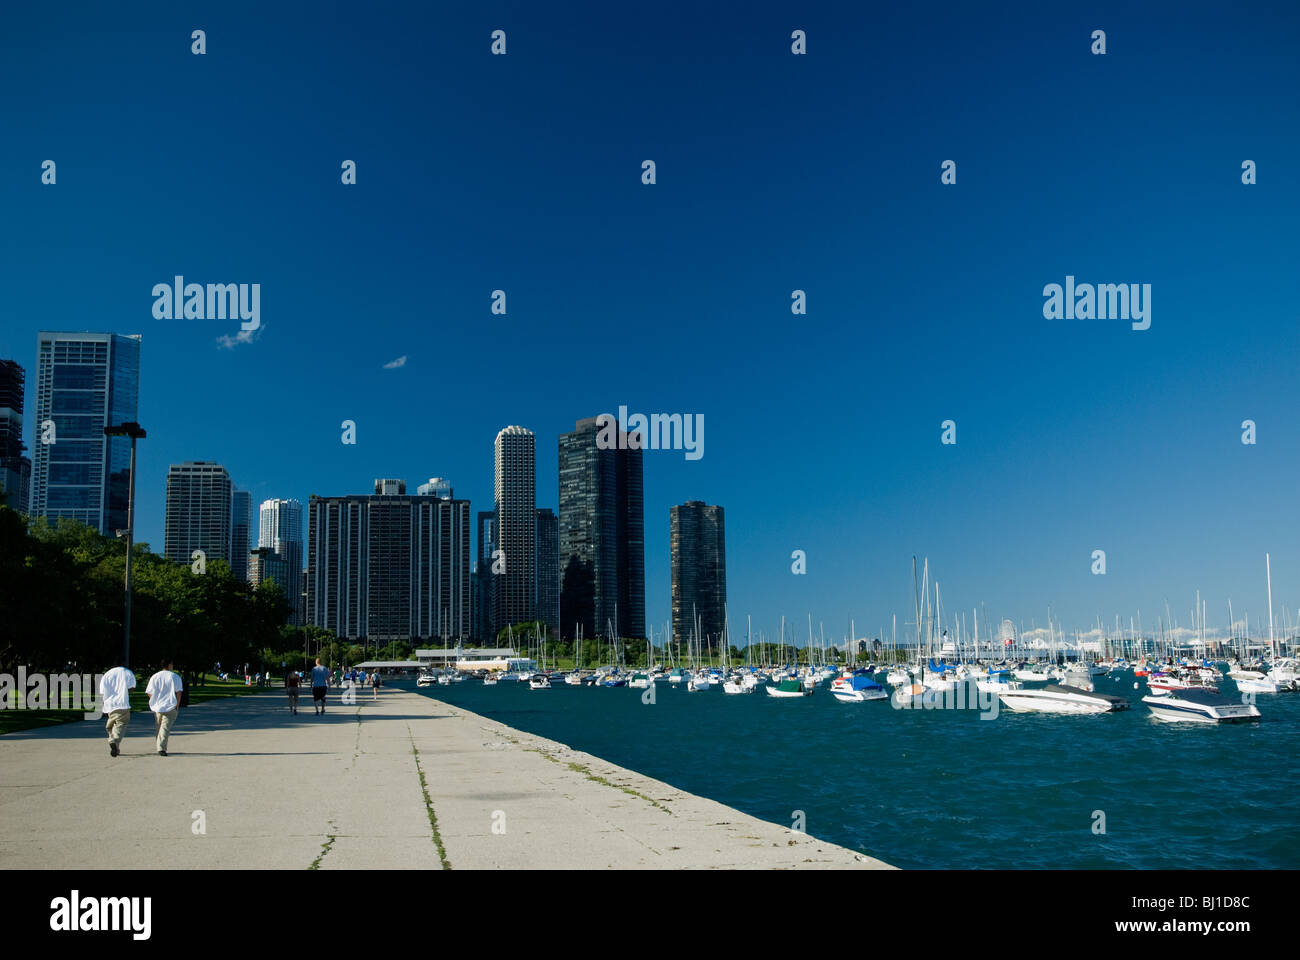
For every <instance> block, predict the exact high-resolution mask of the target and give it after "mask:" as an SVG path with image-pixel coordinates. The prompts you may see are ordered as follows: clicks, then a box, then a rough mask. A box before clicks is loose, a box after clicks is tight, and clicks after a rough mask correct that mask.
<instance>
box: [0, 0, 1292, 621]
mask: <svg viewBox="0 0 1300 960" xmlns="http://www.w3.org/2000/svg"><path fill="white" fill-rule="evenodd" d="M808 6H809V5H807V4H796V3H782V4H773V3H757V4H746V5H724V4H654V5H652V6H650V7H638V6H626V5H615V4H606V3H590V4H583V5H572V4H569V5H563V7H561V6H560V5H555V4H546V5H539V4H524V3H520V4H472V5H440V8H438V9H436V10H435V9H434V8H433V5H426V4H420V5H415V4H411V5H400V6H399V5H395V4H390V3H378V4H345V5H338V6H337V7H333V6H331V5H324V4H322V5H313V6H311V7H297V6H295V7H294V8H293V9H292V10H288V9H281V8H280V6H279V5H269V4H251V3H249V4H220V5H189V4H177V3H140V4H134V3H133V4H111V5H104V4H99V3H94V4H91V3H72V4H61V5H58V7H57V8H50V7H48V6H44V7H43V6H41V5H30V4H27V5H9V6H8V7H6V8H5V9H4V10H3V11H2V12H0V117H3V120H2V121H0V211H2V212H3V221H2V222H3V230H0V243H2V244H3V248H2V249H0V254H2V256H0V262H2V263H3V271H4V294H5V295H4V298H3V301H0V356H4V357H14V358H15V359H17V360H19V361H20V362H21V363H23V364H24V366H26V367H28V369H29V370H31V369H32V367H33V366H34V363H35V347H36V333H37V331H38V330H40V329H91V330H109V331H114V332H118V333H140V334H143V335H144V346H143V352H142V374H141V381H142V383H141V403H140V420H141V422H142V423H143V424H144V425H145V427H146V428H147V429H148V431H149V438H148V440H146V441H145V442H144V443H143V445H142V447H141V461H140V474H139V480H138V490H137V496H138V500H139V521H138V535H139V536H140V537H141V538H142V539H144V540H148V541H150V542H151V543H152V544H153V546H154V547H155V548H156V549H160V548H161V545H162V518H163V494H164V480H165V474H166V470H167V465H168V464H169V463H173V462H179V461H182V460H188V459H213V460H218V461H220V462H221V463H223V464H225V465H226V466H227V467H228V468H229V469H230V471H231V474H232V475H233V477H234V478H235V480H236V482H237V483H238V484H239V485H240V486H241V487H243V488H245V489H249V490H251V491H252V493H253V497H254V502H258V501H260V500H262V499H264V498H267V497H273V496H278V497H297V498H299V499H300V500H304V501H305V500H306V499H307V497H308V495H309V494H312V493H317V494H322V495H339V494H346V493H357V492H366V491H367V490H368V488H369V484H370V482H371V480H372V478H374V477H377V476H397V477H405V478H406V479H407V480H408V482H409V483H410V484H411V485H412V487H413V486H414V484H416V483H418V482H419V481H420V480H422V479H426V478H428V477H430V476H435V475H437V476H444V477H448V478H450V479H451V480H452V482H453V483H454V486H455V490H456V493H457V495H458V496H461V497H468V498H469V499H470V500H471V501H472V502H473V508H474V509H475V510H479V509H488V508H489V507H490V506H491V498H492V463H493V461H492V441H493V438H494V436H495V434H496V432H497V431H498V430H499V429H500V428H501V427H503V426H506V425H508V424H515V423H518V424H522V425H523V426H526V427H528V428H530V429H532V430H533V431H535V432H536V433H537V435H538V489H537V502H538V505H539V506H552V507H553V506H555V504H556V499H557V495H556V438H557V435H558V434H559V433H560V432H562V431H565V430H569V429H572V426H573V422H574V421H575V420H576V419H578V418H581V417H586V416H592V415H595V414H597V413H601V412H606V411H614V410H616V409H617V407H618V406H619V405H620V404H626V405H627V406H628V407H629V409H630V410H631V411H634V412H643V413H653V412H681V413H692V414H703V415H704V418H705V424H706V432H705V455H704V457H703V459H701V460H698V461H694V462H688V461H686V460H685V459H684V457H683V456H682V454H681V453H679V452H649V453H647V454H646V458H645V481H646V591H647V603H646V607H647V618H648V620H649V621H650V622H651V623H653V624H655V625H656V631H658V630H660V629H662V625H663V623H664V622H665V621H666V620H667V619H668V616H669V570H668V563H669V558H668V508H669V506H670V505H671V504H673V503H678V502H681V501H684V500H687V499H702V500H706V501H708V502H711V503H719V504H722V505H723V506H725V507H726V511H727V518H726V519H727V552H728V561H729V562H728V592H729V597H730V609H731V615H732V620H733V628H734V629H736V630H737V631H739V632H742V633H743V630H744V622H745V615H746V614H752V615H753V616H754V622H755V626H756V629H759V628H761V629H763V630H764V631H765V632H768V633H772V632H774V631H775V630H776V628H777V624H778V623H779V619H780V617H781V615H782V614H784V615H786V616H787V617H789V618H790V619H791V620H793V621H794V622H795V624H796V628H797V629H798V631H799V632H800V635H802V633H804V632H806V629H807V627H806V616H807V614H808V613H809V612H811V613H812V615H813V620H814V623H820V622H825V624H826V630H827V634H828V636H834V637H836V638H837V639H838V638H839V637H840V636H841V635H842V634H843V633H844V632H845V630H846V629H847V624H848V620H849V618H850V617H855V618H856V621H857V627H858V633H859V635H874V634H875V633H876V632H877V631H878V629H879V628H880V626H882V625H883V626H885V628H886V630H888V624H889V617H890V614H891V613H897V614H898V615H899V622H900V633H901V632H902V630H903V627H902V624H903V621H904V620H906V619H908V618H909V617H910V611H911V574H910V563H911V557H912V555H913V554H918V555H920V556H927V555H928V556H929V557H930V560H931V564H932V567H933V568H934V570H935V575H936V577H937V579H938V580H939V583H940V584H941V586H942V589H943V595H944V599H945V603H946V605H947V607H948V609H949V611H950V612H955V611H961V610H965V611H966V613H967V618H968V625H969V619H970V610H971V608H972V607H974V606H976V605H979V604H981V603H983V604H985V605H986V610H987V613H988V616H989V617H990V618H993V617H1001V616H1009V617H1011V618H1013V619H1014V620H1016V621H1017V622H1023V623H1024V624H1025V625H1026V626H1028V625H1029V622H1030V620H1031V619H1034V620H1036V621H1037V623H1038V624H1040V625H1041V624H1042V623H1043V620H1044V619H1045V616H1046V612H1047V607H1048V604H1049V603H1050V604H1052V606H1053V610H1054V611H1055V613H1056V615H1057V616H1058V617H1059V618H1060V619H1061V620H1062V621H1063V623H1064V625H1065V626H1066V628H1067V629H1073V628H1076V627H1078V628H1086V627H1087V626H1089V625H1090V624H1091V623H1092V622H1093V620H1094V618H1095V617H1096V616H1097V615H1098V614H1100V615H1101V616H1102V617H1103V619H1105V620H1107V621H1108V622H1110V621H1113V618H1114V616H1115V615H1116V614H1119V615H1121V616H1122V617H1123V618H1124V620H1125V622H1126V623H1127V619H1128V617H1129V616H1130V615H1133V614H1135V613H1136V611H1137V610H1138V609H1141V611H1142V614H1143V622H1144V625H1147V626H1151V625H1153V624H1154V622H1155V618H1156V615H1157V614H1158V613H1162V612H1163V604H1164V602H1165V600H1166V599H1168V601H1169V603H1170V605H1171V607H1172V608H1173V609H1174V611H1175V616H1177V617H1178V619H1179V621H1180V622H1181V623H1183V624H1186V623H1187V622H1188V621H1189V620H1190V612H1189V611H1190V609H1191V607H1192V605H1193V603H1194V596H1195V591H1196V589H1197V588H1200V589H1201V590H1202V592H1203V593H1204V595H1205V596H1206V598H1207V600H1208V604H1209V615H1210V622H1211V623H1212V624H1222V623H1225V622H1226V617H1227V601H1228V598H1229V597H1231V598H1232V600H1233V604H1234V609H1235V610H1237V612H1238V613H1240V612H1241V611H1242V609H1243V608H1249V609H1250V611H1251V621H1252V625H1254V624H1255V623H1256V622H1258V621H1259V620H1260V619H1261V618H1262V617H1263V616H1264V614H1265V601H1264V553H1265V551H1270V552H1271V553H1272V556H1273V572H1274V602H1275V606H1276V608H1277V609H1278V611H1279V616H1280V610H1281V607H1282V605H1283V604H1287V605H1288V606H1289V607H1290V609H1291V610H1292V612H1293V615H1294V611H1295V609H1296V607H1297V605H1298V604H1300V543H1297V530H1300V523H1298V522H1297V521H1300V498H1297V478H1298V477H1300V471H1298V469H1297V468H1300V456H1298V455H1297V442H1298V438H1300V434H1298V433H1297V426H1296V418H1297V413H1298V412H1300V403H1298V402H1297V401H1298V400H1300V381H1298V380H1297V356H1298V354H1297V347H1300V300H1298V299H1297V287H1296V280H1297V277H1298V276H1300V216H1298V214H1300V173H1298V172H1297V167H1296V162H1297V157H1300V134H1298V133H1297V131H1298V130H1300V123H1297V121H1298V120H1300V106H1298V104H1297V99H1298V97H1300V56H1298V55H1297V53H1298V51H1300V10H1298V9H1297V8H1296V6H1295V5H1294V4H1291V3H1277V4H1267V5H1263V4H1261V5H1257V6H1256V5H1245V6H1243V5H1240V4H1234V5H1231V6H1229V5H1227V4H1217V5H1213V6H1202V5H1198V4H1187V3H1177V4H1165V5H1159V6H1156V5H1145V4H1144V5H1142V6H1143V7H1144V8H1146V9H1144V10H1142V11H1133V10H1131V9H1129V8H1130V7H1131V6H1132V5H1129V4H1114V5H1107V4H1086V5H1084V4H1069V5H1063V4H999V5H994V6H993V7H989V6H988V5H979V6H976V5H966V4H962V5H960V6H959V7H958V8H957V9H954V10H948V9H945V8H944V5H937V6H934V5H928V6H925V7H923V8H907V9H897V8H896V7H893V6H885V5H876V6H873V7H870V8H866V7H860V6H859V5H851V6H850V5H847V4H845V5H840V6H841V9H836V8H835V7H832V6H831V5H826V4H818V5H816V9H815V10H813V11H812V12H808ZM265 7H274V8H275V9H269V10H268V9H263V8H265ZM615 8H617V9H615ZM1040 8H1043V9H1040ZM1048 8H1050V9H1048ZM195 28H202V29H204V30H206V32H207V53H206V54H205V55H204V56H194V55H192V54H191V53H190V44H191V40H190V32H191V30H193V29H195ZM497 28H500V29H504V30H506V31H507V36H508V48H507V49H508V53H507V55H506V56H504V57H499V56H492V55H490V53H489V45H490V33H491V32H492V30H494V29H497ZM795 28H801V29H804V30H806V31H807V36H808V54H807V55H806V56H793V55H792V54H791V52H790V43H791V41H790V33H791V31H792V30H793V29H795ZM1098 28H1100V29H1104V30H1105V31H1106V33H1107V51H1108V52H1107V54H1106V55H1105V56H1093V55H1092V54H1091V53H1090V52H1089V48H1090V45H1091V40H1090V34H1091V32H1092V31H1093V30H1094V29H1098ZM46 159H53V160H55V161H56V162H57V164H58V168H57V170H58V183H57V184H56V185H55V186H43V185H42V184H41V183H40V164H41V161H43V160H46ZM646 159H652V160H654V161H655V162H656V163H657V165H658V183H657V184H655V185H654V186H645V185H643V184H642V183H641V178H640V173H641V162H642V161H643V160H646ZM948 159H951V160H955V161H956V162H957V165H958V166H957V184H956V185H955V186H943V185H941V184H940V180H939V178H940V164H941V162H942V161H944V160H948ZM1247 159H1249V160H1254V161H1255V162H1256V163H1257V164H1258V180H1259V182H1258V184H1256V185H1254V186H1244V185H1243V184H1242V183H1241V163H1242V161H1243V160H1247ZM344 160H354V161H356V163H357V165H358V178H357V179H358V183H357V185H355V186H344V185H342V184H341V183H340V179H339V178H340V164H341V163H342V161H344ZM178 273H179V274H183V275H184V276H185V277H186V278H187V280H190V281H195V282H200V283H207V282H257V283H260V284H261V285H262V323H263V330H262V331H261V334H260V336H259V337H257V338H256V340H255V341H254V342H252V343H247V344H239V345H236V346H235V347H234V348H233V349H225V348H223V347H222V346H221V345H220V344H219V343H218V339H217V338H218V337H220V336H222V335H230V334H233V333H235V332H236V329H237V327H236V324H234V323H232V322H229V321H227V322H222V321H208V320H202V321H200V320H188V321H187V320H155V319H154V318H153V316H152V312H151V309H152V304H153V301H152V297H151V294H150V291H151V289H152V287H153V285H154V284H155V283H159V282H169V281H170V279H171V278H172V277H173V276H174V275H175V274H178ZM1067 274H1072V275H1074V276H1075V277H1076V278H1078V280H1079V281H1080V282H1098V283H1103V282H1115V283H1118V282H1134V283H1150V284H1151V285H1152V301H1153V302H1152V308H1153V309H1152V324H1151V328H1150V329H1149V330H1147V331H1143V332H1135V331H1132V330H1131V329H1130V328H1129V324H1128V323H1126V322H1123V321H1112V320H1044V319H1043V315H1042V305H1043V295H1042V288H1043V286H1044V285H1045V284H1048V283H1053V282H1055V283H1062V282H1063V281H1064V279H1065V276H1066V275H1067ZM497 288H501V289H504V290H505V291H506V293H507V296H508V315H507V316H506V317H504V318H500V317H493V316H492V315H491V314H490V312H489V306H490V293H491V291H492V290H494V289H497ZM796 288H797V289H803V290H806V291H807V295H808V306H809V312H808V315H807V316H806V317H796V316H793V315H792V314H791V312H790V306H789V305H790V294H791V291H792V290H794V289H796ZM402 356H405V357H407V362H406V364H405V366H403V367H401V368H398V369H384V366H383V365H384V364H385V363H387V362H389V361H392V360H395V359H396V358H398V357H402ZM29 395H30V390H29ZM29 402H30V401H29ZM947 418H951V419H953V420H955V421H956V423H957V439H958V443H957V444H956V445H955V446H943V445H941V444H940V442H939V438H940V423H941V421H943V420H944V419H947ZM1246 418H1250V419H1253V420H1255V421H1256V422H1257V424H1258V437H1259V442H1258V444H1257V445H1255V446H1245V445H1243V444H1242V443H1241V442H1240V436H1241V428H1240V424H1241V421H1242V420H1243V419H1246ZM344 419H353V420H355V421H356V422H357V424H358V439H359V442H358V444H357V445H356V446H344V445H342V444H341V443H340V442H339V437H340V429H339V425H340V422H341V421H342V420H344ZM27 439H28V442H29V444H30V443H31V442H32V435H31V418H30V416H29V417H28V424H27ZM795 549H801V550H804V551H806V553H807V571H808V572H807V574H806V575H804V576H796V575H794V574H792V573H791V552H792V551H793V550H795ZM1094 549H1104V550H1105V551H1106V553H1107V566H1108V573H1107V575H1106V576H1104V577H1100V576H1093V575H1092V574H1091V573H1090V562H1091V560H1090V555H1091V552H1092V551H1093V550H1094Z"/></svg>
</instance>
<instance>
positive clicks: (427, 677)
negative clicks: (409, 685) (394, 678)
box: [415, 672, 438, 687]
mask: <svg viewBox="0 0 1300 960" xmlns="http://www.w3.org/2000/svg"><path fill="white" fill-rule="evenodd" d="M437 682H438V680H437V678H436V677H435V676H434V675H433V674H431V673H427V672H426V673H422V674H420V675H419V676H418V677H416V679H415V685H416V686H417V687H431V686H433V685H434V684H435V683H437Z"/></svg>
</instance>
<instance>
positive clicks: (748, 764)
mask: <svg viewBox="0 0 1300 960" xmlns="http://www.w3.org/2000/svg"><path fill="white" fill-rule="evenodd" d="M1096 683H1097V690H1098V692H1100V693H1113V694H1124V695H1127V696H1128V697H1129V698H1130V699H1131V700H1132V701H1133V707H1132V709H1130V710H1128V711H1124V712H1121V713H1115V714H1098V715H1093V716H1052V715H1046V714H1017V713H1013V712H1011V711H1009V710H1003V711H1001V712H1000V714H999V716H998V717H997V718H996V719H993V720H981V719H979V716H978V714H977V713H975V712H974V711H949V710H934V711H921V710H895V709H893V708H892V707H891V706H890V705H889V703H888V702H885V701H878V702H871V703H858V704H845V703H839V702H837V701H836V700H835V699H834V698H833V697H831V695H830V693H829V692H828V690H827V687H826V685H825V684H823V685H822V686H821V687H820V688H819V689H818V691H817V693H816V694H815V695H813V696H811V697H801V698H795V699H776V698H773V697H769V696H767V695H766V694H764V693H763V692H762V690H761V689H760V690H759V691H758V692H757V693H754V694H750V695H742V696H728V695H727V694H724V693H723V692H722V691H721V689H720V688H716V687H715V688H713V689H711V690H708V691H705V692H699V693H690V692H688V691H687V690H686V689H685V688H684V687H678V686H674V685H669V684H667V683H659V684H656V690H655V703H654V704H645V703H643V702H642V693H643V691H640V690H629V689H627V688H613V689H610V688H602V687H568V686H564V685H563V684H560V685H557V686H556V687H555V688H553V689H551V690H545V691H542V690H536V691H535V690H529V689H528V685H527V684H522V683H513V682H507V683H501V684H497V685H496V686H490V687H485V686H483V684H482V683H481V682H479V681H475V680H466V681H465V682H463V683H460V684H453V685H450V686H442V687H435V688H426V689H425V690H422V691H420V692H422V693H427V694H428V695H430V696H433V697H436V698H439V699H442V700H446V701H447V702H449V703H454V704H456V705H458V706H462V707H464V708H465V709H467V710H472V711H474V712H476V713H480V714H482V715H484V716H487V717H491V718H492V719H494V720H499V721H501V722H502V723H506V724H509V725H510V726H513V727H517V728H519V729H521V730H526V731H528V732H530V733H534V734H537V735H539V736H543V737H548V738H550V739H553V740H558V741H560V742H561V743H566V744H568V745H569V746H571V747H573V748H575V749H577V750H583V751H585V752H587V753H591V754H594V755H596V756H599V757H602V758H604V759H606V760H608V761H610V762H611V763H615V764H618V765H619V766H623V767H627V768H629V769H632V770H636V771H638V772H640V773H643V774H645V775H647V776H650V777H654V778H656V779H658V780H663V781H665V782H667V783H670V784H673V785H674V786H676V787H679V788H680V789H682V790H686V791H688V792H690V793H695V794H699V795H701V796H705V797H710V798H712V799H714V800H717V801H719V802H721V803H725V804H727V805H729V806H732V807H736V808H737V809H740V810H743V811H744V812H746V813H748V814H751V815H753V816H755V817H759V818H761V819H763V820H769V821H773V822H776V823H786V824H793V823H794V818H795V816H796V813H795V811H799V810H802V811H803V812H804V815H805V818H806V829H807V831H808V832H809V833H811V834H813V835H815V836H817V837H821V838H823V839H825V840H829V841H832V842H834V843H838V844H841V845H843V846H846V847H851V848H853V849H856V850H860V851H862V852H864V853H867V854H870V855H872V856H875V857H879V858H880V859H882V860H885V861H886V862H888V863H892V864H895V865H896V866H900V867H906V868H958V869H969V868H980V867H988V868H1017V867H1027V868H1157V867H1159V868H1175V869H1179V868H1195V869H1226V868H1236V869H1258V868H1283V867H1284V868H1291V869H1295V868H1297V867H1300V791H1298V790H1297V786H1298V785H1300V776H1298V775H1297V772H1296V760H1297V753H1298V751H1297V746H1298V745H1300V737H1298V736H1297V735H1298V734H1300V693H1281V694H1277V695H1272V696H1264V695H1261V696H1260V697H1259V698H1258V701H1257V704H1258V706H1259V708H1260V711H1261V713H1262V714H1263V719H1262V720H1261V722H1259V723H1252V724H1240V725H1236V724H1233V725H1228V724H1221V725H1209V724H1204V725H1202V724H1188V723H1182V724H1169V723H1160V722H1158V721H1156V720H1153V719H1152V718H1151V715H1150V712H1149V710H1148V709H1147V707H1146V706H1145V705H1144V704H1143V703H1141V699H1140V698H1141V696H1142V695H1143V694H1145V693H1146V688H1145V684H1143V687H1142V690H1141V691H1135V690H1134V689H1133V676H1132V674H1131V673H1128V674H1123V675H1122V679H1112V678H1108V677H1099V678H1097V681H1096ZM1220 690H1221V691H1222V692H1223V693H1224V694H1227V695H1232V694H1233V693H1235V688H1234V686H1233V684H1232V682H1231V681H1227V680H1225V681H1223V682H1222V683H1221V684H1220ZM1094 811H1102V812H1103V813H1104V814H1105V828H1106V832H1105V833H1104V834H1096V833H1094V832H1093V825H1094V822H1095V818H1094Z"/></svg>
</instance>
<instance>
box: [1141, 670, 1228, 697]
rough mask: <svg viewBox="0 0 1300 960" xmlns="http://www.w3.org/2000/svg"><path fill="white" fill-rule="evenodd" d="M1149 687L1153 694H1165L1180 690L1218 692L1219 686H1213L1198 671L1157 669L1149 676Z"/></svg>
mask: <svg viewBox="0 0 1300 960" xmlns="http://www.w3.org/2000/svg"><path fill="white" fill-rule="evenodd" d="M1147 688H1148V689H1149V690H1150V691H1151V694H1152V695H1153V696H1157V697H1159V696H1164V695H1165V694H1168V693H1173V692H1176V691H1179V690H1208V691H1209V692H1210V693H1218V692H1219V688H1218V687H1216V686H1213V685H1212V684H1211V683H1210V682H1209V681H1207V680H1205V679H1204V678H1203V677H1202V676H1200V675H1199V674H1197V673H1192V672H1188V671H1183V670H1178V671H1172V672H1170V673H1165V672H1164V671H1157V672H1155V673H1152V674H1150V675H1148V676H1147Z"/></svg>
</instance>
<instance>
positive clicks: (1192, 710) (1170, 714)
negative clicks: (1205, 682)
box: [1142, 690, 1259, 723]
mask: <svg viewBox="0 0 1300 960" xmlns="http://www.w3.org/2000/svg"><path fill="white" fill-rule="evenodd" d="M1142 702H1143V703H1145V704H1146V705H1147V706H1148V707H1150V708H1151V715H1152V716H1153V717H1155V718H1156V719H1157V720H1163V721H1165V722H1166V723H1247V722H1249V721H1251V720H1258V719H1259V707H1257V706H1255V705H1254V704H1253V703H1242V702H1241V701H1240V700H1233V699H1231V698H1229V697H1225V696H1222V695H1221V694H1217V693H1209V692H1208V691H1205V690H1179V691H1176V692H1172V693H1167V694H1165V695H1164V696H1154V695H1152V696H1146V697H1143V698H1142Z"/></svg>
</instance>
